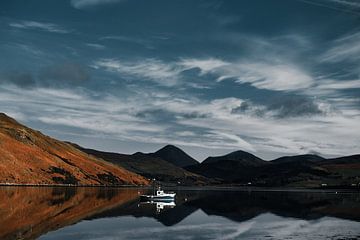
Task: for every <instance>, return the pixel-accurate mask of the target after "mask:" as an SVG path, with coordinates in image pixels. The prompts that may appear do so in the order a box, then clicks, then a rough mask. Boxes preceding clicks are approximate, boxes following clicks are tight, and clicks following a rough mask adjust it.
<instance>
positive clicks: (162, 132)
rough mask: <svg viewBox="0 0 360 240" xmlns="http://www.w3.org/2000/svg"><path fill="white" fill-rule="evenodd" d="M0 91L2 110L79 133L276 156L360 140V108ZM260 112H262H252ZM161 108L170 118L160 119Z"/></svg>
mask: <svg viewBox="0 0 360 240" xmlns="http://www.w3.org/2000/svg"><path fill="white" fill-rule="evenodd" d="M0 90H1V93H2V94H1V96H0V104H1V108H2V111H4V112H7V113H10V114H13V113H17V116H18V117H19V118H20V119H22V120H24V119H25V120H26V121H31V122H38V123H41V125H42V126H47V125H48V126H52V127H51V129H61V127H63V126H65V127H71V128H72V129H76V131H75V132H77V133H79V132H80V133H81V134H83V136H88V135H93V136H94V137H96V136H102V137H103V138H107V139H118V140H122V141H132V142H140V143H148V142H151V143H158V144H166V143H172V144H177V145H179V146H191V147H201V148H207V149H221V150H222V151H224V150H226V149H228V150H229V151H230V150H236V149H243V150H247V151H251V152H253V153H259V152H272V153H277V154H278V155H283V154H302V153H308V152H311V151H315V152H319V153H322V154H326V155H345V154H346V155H348V154H355V153H357V151H358V146H357V143H358V142H359V141H360V134H359V133H360V128H359V124H358V123H359V121H360V111H359V110H354V109H351V111H342V112H335V113H334V114H332V115H319V116H312V117H306V118H303V117H294V118H292V119H291V121H289V119H279V118H276V117H275V115H276V112H272V111H271V110H267V111H266V108H265V107H264V106H262V105H257V104H254V103H250V104H251V107H250V108H249V110H247V111H245V112H240V113H234V111H233V110H234V109H236V108H238V107H239V106H241V104H242V103H244V101H245V100H243V99H238V98H222V99H215V100H201V99H198V98H194V97H190V96H185V95H173V94H169V93H168V92H162V91H159V90H154V91H152V90H151V91H148V90H142V89H138V88H137V90H136V92H134V93H133V94H131V95H128V94H127V95H126V96H122V94H121V93H119V96H112V95H105V96H102V97H101V96H97V97H96V98H93V97H92V95H93V93H91V92H86V91H83V90H79V89H78V90H76V89H74V90H65V89H63V90H61V89H45V88H40V89H32V90H25V89H19V88H16V87H9V86H4V85H3V86H1V87H0ZM49 99H51V101H50V100H49ZM154 109H155V110H156V109H161V110H162V111H161V112H160V115H155V117H153V118H150V119H148V118H146V117H142V116H141V115H138V114H137V113H138V112H144V111H145V112H146V111H150V112H151V111H153V110H154ZM258 109H262V110H263V111H265V114H263V115H261V116H259V115H257V114H256V111H257V110H258ZM162 112H164V113H165V114H166V115H165V116H172V118H171V119H170V120H169V121H168V120H166V121H165V122H164V121H163V116H164V115H161V114H162ZM40 130H41V129H40ZM73 132H74V131H72V134H73ZM70 135H71V134H70ZM70 139H71V137H70ZM138 150H141V149H138Z"/></svg>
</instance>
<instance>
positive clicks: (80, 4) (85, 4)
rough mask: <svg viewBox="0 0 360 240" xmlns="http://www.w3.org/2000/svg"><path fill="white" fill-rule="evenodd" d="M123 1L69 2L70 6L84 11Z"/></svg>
mask: <svg viewBox="0 0 360 240" xmlns="http://www.w3.org/2000/svg"><path fill="white" fill-rule="evenodd" d="M123 1H125V0H71V1H70V3H71V6H73V7H74V8H76V9H86V8H91V7H95V6H98V5H106V4H114V3H119V2H123Z"/></svg>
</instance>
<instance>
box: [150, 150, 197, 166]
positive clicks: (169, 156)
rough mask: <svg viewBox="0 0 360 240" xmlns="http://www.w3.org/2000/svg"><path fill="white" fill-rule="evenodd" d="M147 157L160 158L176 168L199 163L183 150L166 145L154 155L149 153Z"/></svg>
mask: <svg viewBox="0 0 360 240" xmlns="http://www.w3.org/2000/svg"><path fill="white" fill-rule="evenodd" d="M149 155H151V156H153V157H158V158H161V159H163V160H165V161H167V162H169V163H171V164H173V165H175V166H178V167H186V166H190V165H195V164H198V163H199V162H198V161H196V160H195V159H194V158H192V157H190V156H189V155H188V154H187V153H185V152H184V151H183V150H181V149H180V148H178V147H175V146H173V145H166V146H165V147H163V148H161V149H160V150H158V151H156V152H155V153H150V154H149Z"/></svg>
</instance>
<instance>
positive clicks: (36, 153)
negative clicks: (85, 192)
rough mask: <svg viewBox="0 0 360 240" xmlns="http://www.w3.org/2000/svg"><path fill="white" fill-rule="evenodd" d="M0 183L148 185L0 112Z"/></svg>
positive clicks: (127, 172)
mask: <svg viewBox="0 0 360 240" xmlns="http://www.w3.org/2000/svg"><path fill="white" fill-rule="evenodd" d="M0 156H1V157H0V183H2V184H72V185H121V184H137V185H143V184H148V181H147V180H146V179H144V178H143V177H141V176H139V175H137V174H135V173H132V172H130V171H127V170H125V169H123V168H121V167H118V166H115V165H113V164H110V163H107V162H105V161H102V160H99V159H97V158H95V157H92V156H89V155H88V154H86V153H84V152H81V151H80V150H79V149H76V148H75V147H73V146H72V145H70V144H68V143H65V142H62V141H58V140H56V139H53V138H50V137H48V136H45V135H43V134H42V133H40V132H39V131H35V130H32V129H30V128H28V127H26V126H24V125H21V124H20V123H18V122H17V121H16V120H14V119H12V118H10V117H8V116H7V115H5V114H3V113H1V114H0Z"/></svg>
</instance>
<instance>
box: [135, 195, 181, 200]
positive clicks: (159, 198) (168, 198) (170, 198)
mask: <svg viewBox="0 0 360 240" xmlns="http://www.w3.org/2000/svg"><path fill="white" fill-rule="evenodd" d="M174 199H175V195H174V196H151V195H141V196H140V200H141V201H152V202H165V201H166V202H167V201H169V202H172V201H174Z"/></svg>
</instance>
